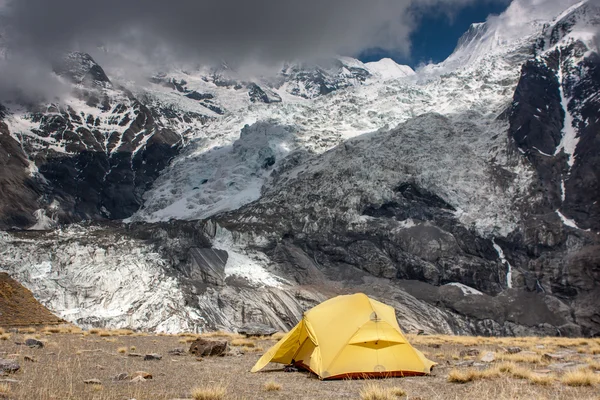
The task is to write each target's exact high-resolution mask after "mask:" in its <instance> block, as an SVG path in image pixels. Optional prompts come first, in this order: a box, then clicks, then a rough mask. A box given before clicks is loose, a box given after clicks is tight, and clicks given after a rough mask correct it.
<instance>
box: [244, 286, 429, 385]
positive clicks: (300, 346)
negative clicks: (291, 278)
mask: <svg viewBox="0 0 600 400" xmlns="http://www.w3.org/2000/svg"><path fill="white" fill-rule="evenodd" d="M269 362H275V363H281V364H292V363H293V364H295V365H297V366H300V367H303V368H305V369H309V370H310V371H312V372H314V373H315V374H316V375H318V376H319V378H321V379H341V378H361V377H365V378H366V377H371V378H372V377H388V376H414V375H427V374H429V373H430V372H431V368H432V367H433V366H434V365H435V363H434V362H433V361H430V360H428V359H427V358H426V357H425V356H424V355H423V353H421V352H420V351H419V350H417V349H415V348H414V347H412V346H411V345H410V343H408V340H406V337H405V336H404V334H403V333H402V331H401V330H400V326H398V321H397V320H396V313H395V311H394V309H393V308H392V307H390V306H388V305H386V304H383V303H380V302H379V301H376V300H373V299H371V298H369V297H368V296H366V295H365V294H362V293H358V294H353V295H347V296H338V297H335V298H333V299H330V300H327V301H325V302H323V303H321V304H319V305H318V306H316V307H314V308H312V309H311V310H309V311H307V312H305V313H304V316H303V318H302V320H301V321H300V322H299V323H298V325H296V326H295V327H294V328H293V329H292V330H291V331H289V332H288V333H287V335H285V336H284V337H283V338H282V339H281V340H280V341H279V342H277V343H276V344H275V345H274V346H273V347H271V348H270V349H269V350H268V351H267V352H266V353H265V354H264V355H263V356H262V357H261V358H260V359H259V360H258V362H257V363H256V365H254V367H253V368H252V372H257V371H260V370H261V369H263V368H264V367H266V366H267V364H268V363H269Z"/></svg>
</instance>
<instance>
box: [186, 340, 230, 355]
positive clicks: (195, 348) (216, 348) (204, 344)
mask: <svg viewBox="0 0 600 400" xmlns="http://www.w3.org/2000/svg"><path fill="white" fill-rule="evenodd" d="M190 353H192V354H194V355H196V356H199V357H203V356H224V355H225V354H226V353H227V341H217V340H206V339H203V338H198V339H196V340H195V341H194V342H192V344H191V345H190Z"/></svg>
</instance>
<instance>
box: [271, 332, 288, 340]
mask: <svg viewBox="0 0 600 400" xmlns="http://www.w3.org/2000/svg"><path fill="white" fill-rule="evenodd" d="M285 335H287V333H284V332H276V333H275V334H273V335H272V336H271V339H273V340H281V339H283V337H284V336H285Z"/></svg>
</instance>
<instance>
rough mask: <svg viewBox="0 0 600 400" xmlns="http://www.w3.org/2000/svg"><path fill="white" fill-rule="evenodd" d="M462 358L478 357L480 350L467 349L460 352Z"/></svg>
mask: <svg viewBox="0 0 600 400" xmlns="http://www.w3.org/2000/svg"><path fill="white" fill-rule="evenodd" d="M459 355H460V357H461V358H462V357H476V356H478V355H479V350H477V349H466V350H462V351H461V352H460V354H459Z"/></svg>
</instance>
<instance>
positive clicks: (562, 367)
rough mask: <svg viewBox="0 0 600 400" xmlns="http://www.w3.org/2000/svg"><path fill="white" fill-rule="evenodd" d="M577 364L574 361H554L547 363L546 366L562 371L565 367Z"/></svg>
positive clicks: (569, 367) (570, 367)
mask: <svg viewBox="0 0 600 400" xmlns="http://www.w3.org/2000/svg"><path fill="white" fill-rule="evenodd" d="M577 366H578V365H577V364H576V363H574V362H565V363H554V364H550V365H548V368H549V369H551V370H554V371H564V370H567V369H574V368H575V367H577Z"/></svg>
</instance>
